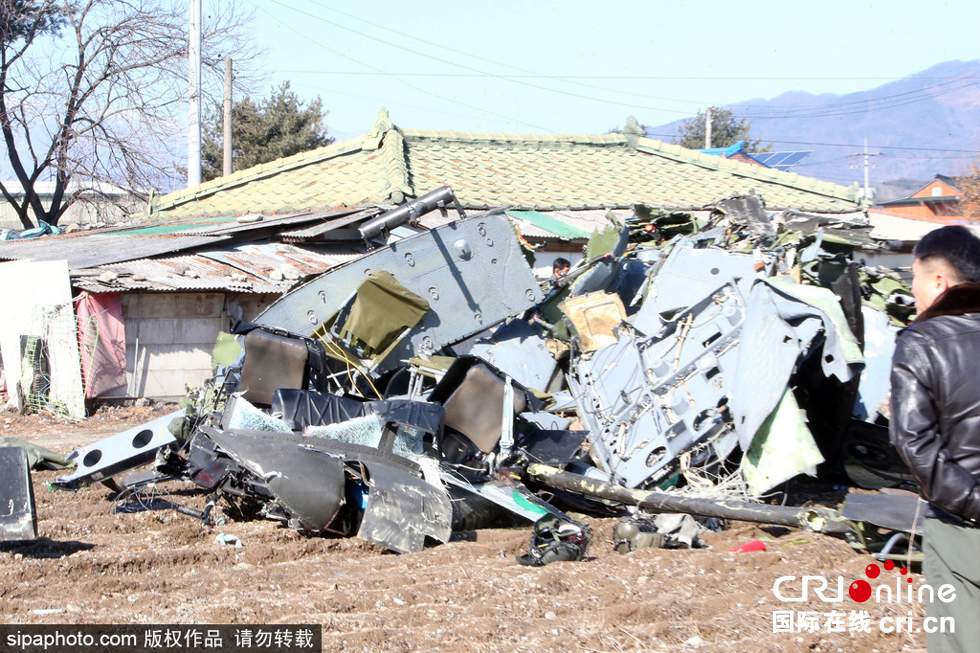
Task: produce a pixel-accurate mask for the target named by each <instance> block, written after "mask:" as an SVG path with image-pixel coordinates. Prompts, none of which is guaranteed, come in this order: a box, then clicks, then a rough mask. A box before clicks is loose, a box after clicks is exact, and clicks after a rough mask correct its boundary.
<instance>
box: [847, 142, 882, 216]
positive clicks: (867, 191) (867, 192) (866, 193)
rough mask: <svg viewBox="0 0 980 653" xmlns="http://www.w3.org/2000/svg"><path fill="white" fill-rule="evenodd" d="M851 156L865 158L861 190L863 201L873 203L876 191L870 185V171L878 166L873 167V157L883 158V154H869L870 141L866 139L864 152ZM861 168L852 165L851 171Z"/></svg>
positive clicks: (857, 165)
mask: <svg viewBox="0 0 980 653" xmlns="http://www.w3.org/2000/svg"><path fill="white" fill-rule="evenodd" d="M851 156H863V157H864V188H863V189H862V190H861V199H865V200H868V201H871V198H872V197H873V196H874V191H873V190H872V188H871V184H870V174H869V173H870V170H871V168H877V167H878V166H874V165H871V157H873V156H881V152H869V151H868V139H867V137H866V138H865V139H864V152H855V153H854V154H851ZM857 167H859V164H856V165H852V166H851V169H854V168H857Z"/></svg>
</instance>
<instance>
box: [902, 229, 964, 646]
mask: <svg viewBox="0 0 980 653" xmlns="http://www.w3.org/2000/svg"><path fill="white" fill-rule="evenodd" d="M914 255H915V262H914V263H913V265H912V273H913V278H912V294H913V295H914V296H915V305H916V311H917V313H918V316H917V317H916V320H915V322H914V323H913V324H912V326H910V327H908V328H907V329H904V330H903V331H902V332H901V333H900V334H899V336H898V340H897V342H896V346H895V354H894V357H893V359H892V365H893V366H892V395H891V407H892V419H891V441H892V444H893V445H894V446H895V447H896V448H897V449H898V452H899V454H901V456H902V458H903V459H904V460H905V462H906V463H907V464H908V466H909V469H910V470H911V472H912V474H913V476H915V479H916V481H917V482H918V484H919V488H920V491H921V493H922V495H923V496H924V497H925V498H926V499H927V500H928V501H929V503H930V504H931V505H932V507H933V509H934V511H935V512H936V514H937V517H936V518H930V519H927V520H926V525H925V528H924V533H923V552H924V554H925V569H924V571H925V575H926V580H927V581H928V583H929V585H931V586H932V587H933V589H934V590H938V588H939V587H941V586H942V585H944V584H950V585H952V586H953V588H954V589H955V598H954V599H953V600H952V601H949V602H943V601H939V600H934V601H933V602H932V603H930V604H928V605H927V612H928V614H929V616H930V617H936V618H939V619H941V618H943V617H953V624H954V625H955V633H954V634H950V633H949V632H948V631H949V625H948V624H947V625H946V630H947V632H946V633H940V632H937V633H932V634H929V633H928V630H927V628H923V630H926V632H927V641H928V645H929V650H930V651H933V650H936V651H968V650H977V649H976V647H977V646H980V528H978V527H977V524H978V521H980V239H978V238H977V237H976V236H975V235H974V234H973V232H971V231H970V230H969V229H967V228H966V227H962V226H949V227H943V228H941V229H937V230H935V231H932V232H930V233H928V234H926V236H925V237H923V238H922V240H921V241H920V242H919V244H918V245H916V248H915V252H914ZM941 624H943V622H942V621H933V622H932V625H933V626H934V627H936V628H938V627H939V626H940V625H941ZM923 625H924V626H926V625H927V624H925V623H924V624H923Z"/></svg>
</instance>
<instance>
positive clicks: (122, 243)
mask: <svg viewBox="0 0 980 653" xmlns="http://www.w3.org/2000/svg"><path fill="white" fill-rule="evenodd" d="M226 240H227V237H226V236H209V237H200V236H197V237H195V236H133V235H131V234H128V233H126V232H113V233H91V232H83V233H79V234H66V235H63V236H45V237H43V238H31V239H29V240H11V241H6V242H0V260H7V261H13V260H19V259H27V260H32V261H58V260H62V259H64V260H66V261H68V268H69V269H80V268H91V267H97V266H100V265H109V264H111V263H119V262H122V261H132V260H135V259H141V258H148V257H150V256H160V255H162V254H170V253H173V252H178V251H182V250H188V249H193V248H195V247H202V246H206V245H212V246H215V245H216V246H220V245H221V243H222V242H223V241H226Z"/></svg>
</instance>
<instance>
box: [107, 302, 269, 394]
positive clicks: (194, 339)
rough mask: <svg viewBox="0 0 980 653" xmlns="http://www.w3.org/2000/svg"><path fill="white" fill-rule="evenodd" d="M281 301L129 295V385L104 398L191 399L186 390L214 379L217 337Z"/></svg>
mask: <svg viewBox="0 0 980 653" xmlns="http://www.w3.org/2000/svg"><path fill="white" fill-rule="evenodd" d="M276 297H278V295H256V294H244V293H243V294H238V293H229V294H228V295H226V294H225V293H223V292H186V293H150V292H144V293H135V292H130V293H124V294H123V295H122V311H123V320H124V321H125V323H126V377H127V386H126V387H125V388H118V389H116V390H114V391H112V392H110V393H108V394H107V395H105V396H108V397H151V398H153V399H167V400H176V399H180V398H181V397H184V396H186V394H187V391H186V387H187V386H191V387H194V386H198V385H201V383H203V382H204V381H205V380H206V379H208V378H209V377H210V376H211V351H212V350H213V349H214V343H215V340H217V338H218V333H219V332H221V331H228V330H229V329H230V327H231V324H232V323H233V322H234V320H235V318H236V317H239V316H240V317H242V319H245V320H252V319H254V318H255V316H256V315H257V314H258V312H259V311H261V310H262V309H264V308H265V306H267V305H268V304H269V303H270V302H271V301H272V300H273V299H274V298H276ZM229 313H230V315H229ZM137 341H138V342H137ZM137 345H138V348H137Z"/></svg>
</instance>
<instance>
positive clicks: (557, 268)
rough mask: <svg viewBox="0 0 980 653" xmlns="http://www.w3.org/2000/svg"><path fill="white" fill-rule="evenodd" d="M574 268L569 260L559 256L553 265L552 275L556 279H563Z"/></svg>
mask: <svg viewBox="0 0 980 653" xmlns="http://www.w3.org/2000/svg"><path fill="white" fill-rule="evenodd" d="M571 267H572V263H571V261H569V260H568V259H567V258H562V257H561V256H559V257H558V258H556V259H555V262H554V263H552V264H551V274H552V275H553V276H554V277H555V279H561V278H562V277H563V276H565V275H566V274H568V270H569V269H570V268H571Z"/></svg>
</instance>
